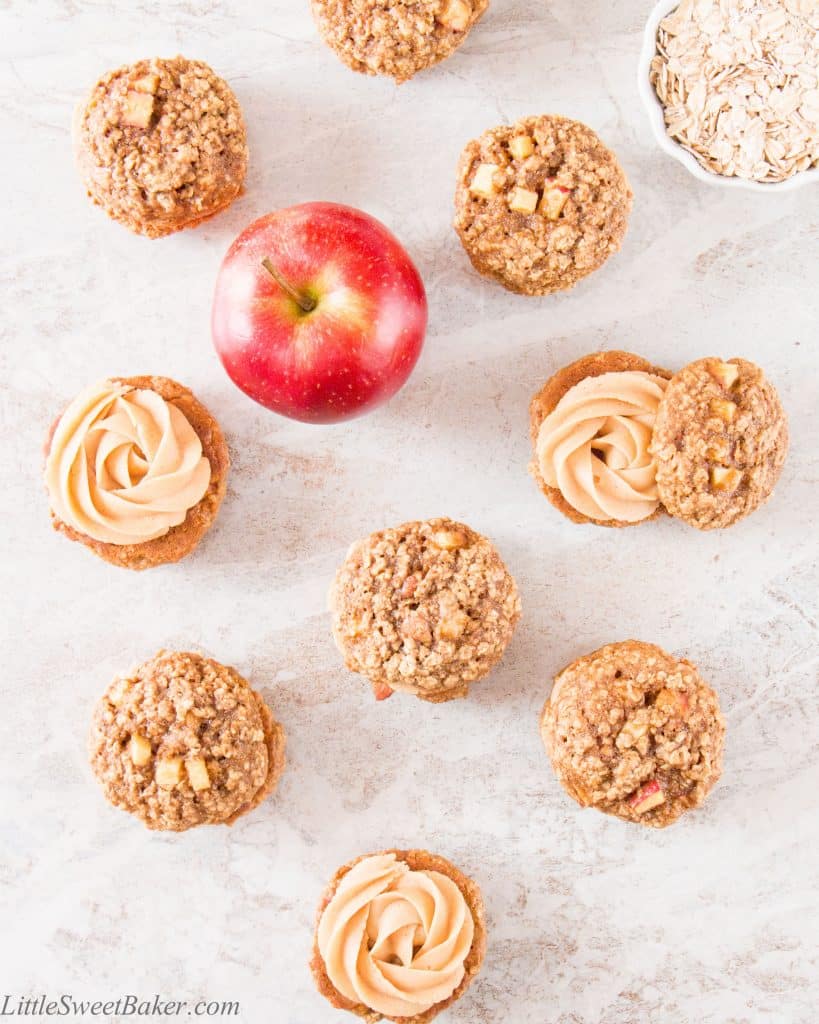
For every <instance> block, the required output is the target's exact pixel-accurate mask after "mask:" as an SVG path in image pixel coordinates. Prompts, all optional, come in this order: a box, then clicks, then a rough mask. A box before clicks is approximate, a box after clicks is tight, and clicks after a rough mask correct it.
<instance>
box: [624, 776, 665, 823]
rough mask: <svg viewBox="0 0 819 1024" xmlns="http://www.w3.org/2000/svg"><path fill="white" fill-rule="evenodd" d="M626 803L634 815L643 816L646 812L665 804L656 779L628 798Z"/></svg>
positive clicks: (660, 787)
mask: <svg viewBox="0 0 819 1024" xmlns="http://www.w3.org/2000/svg"><path fill="white" fill-rule="evenodd" d="M628 803H629V807H631V809H632V810H633V811H634V813H635V814H645V813H646V811H651V810H653V809H654V808H655V807H659V806H660V804H664V803H665V793H664V792H663V787H662V786H661V785H660V783H659V782H658V781H657V780H656V779H652V780H651V782H647V783H646V784H645V785H644V786H641V787H640V788H639V789H638V790H637V792H636V793H635V794H634V795H633V796H631V797H629V801H628Z"/></svg>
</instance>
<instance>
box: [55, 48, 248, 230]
mask: <svg viewBox="0 0 819 1024" xmlns="http://www.w3.org/2000/svg"><path fill="white" fill-rule="evenodd" d="M75 134H76V139H75V142H76V149H77V159H78V163H79V166H80V170H81V172H82V176H83V180H84V182H85V185H86V187H87V189H88V194H89V195H90V196H91V198H92V199H93V200H94V202H95V203H97V204H98V205H99V206H101V207H102V208H103V209H104V210H105V211H106V213H108V215H109V216H110V217H112V218H113V219H114V220H117V221H120V222H121V223H122V224H125V225H126V227H128V228H130V229H131V230H132V231H135V232H137V233H138V234H143V235H147V236H148V237H149V238H158V237H160V236H162V235H167V234H169V233H171V232H173V231H178V230H179V229H180V228H184V227H191V226H193V225H195V224H197V223H199V222H200V221H202V220H204V219H205V218H207V217H210V216H212V215H213V214H214V213H217V212H218V211H219V210H221V209H223V208H224V207H226V206H228V205H229V204H230V203H231V202H232V201H233V200H234V199H235V198H236V197H237V196H238V195H239V194H240V193H241V191H242V188H243V185H244V179H245V174H246V172H247V158H248V153H247V141H246V134H245V125H244V121H243V119H242V112H241V109H240V107H239V103H238V101H237V99H236V97H235V96H234V95H233V92H232V91H231V89H230V87H229V86H228V84H227V83H226V82H225V81H224V80H223V79H221V78H220V77H219V76H218V75H217V74H215V72H214V71H212V70H211V68H210V67H208V65H207V64H204V63H202V62H201V61H192V60H187V59H186V58H184V57H174V58H173V59H170V60H164V59H159V58H156V59H153V60H143V61H139V62H138V63H136V64H132V65H129V66H127V67H123V68H119V69H118V70H117V71H111V72H109V73H108V74H107V75H105V76H104V77H103V78H101V79H100V81H99V82H98V83H97V84H96V86H95V87H94V89H93V91H92V93H91V96H90V98H89V99H88V101H87V103H86V105H85V107H84V109H82V110H81V111H80V112H79V115H78V120H77V124H76V133H75Z"/></svg>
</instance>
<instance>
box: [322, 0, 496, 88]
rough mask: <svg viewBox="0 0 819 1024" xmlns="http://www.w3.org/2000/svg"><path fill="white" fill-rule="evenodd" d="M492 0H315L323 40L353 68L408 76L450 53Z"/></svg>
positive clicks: (399, 77) (404, 78)
mask: <svg viewBox="0 0 819 1024" xmlns="http://www.w3.org/2000/svg"><path fill="white" fill-rule="evenodd" d="M488 6H489V0H311V7H312V10H313V17H314V18H315V21H316V24H317V26H318V30H319V32H320V33H321V36H322V38H323V39H324V41H325V43H327V45H328V46H329V47H330V49H332V50H334V51H335V53H336V54H337V55H338V56H339V57H340V58H341V60H342V61H343V62H344V63H345V64H346V65H347V67H349V68H352V69H353V71H359V72H362V73H363V74H365V75H389V76H391V77H392V78H394V79H395V80H396V82H399V83H400V82H406V81H407V79H409V78H412V76H413V75H414V74H416V72H418V71H423V69H424V68H428V67H431V66H432V65H433V64H437V63H438V62H439V61H442V60H444V59H445V58H446V57H449V56H450V54H452V53H453V52H454V51H455V50H457V48H458V47H459V46H460V45H461V43H462V42H463V41H464V40H465V39H466V37H467V36H468V35H469V32H470V30H471V28H472V26H473V25H474V24H475V23H476V22H477V21H478V20H479V19H480V18H481V17H482V16H483V13H484V11H485V10H486V9H487V7H488Z"/></svg>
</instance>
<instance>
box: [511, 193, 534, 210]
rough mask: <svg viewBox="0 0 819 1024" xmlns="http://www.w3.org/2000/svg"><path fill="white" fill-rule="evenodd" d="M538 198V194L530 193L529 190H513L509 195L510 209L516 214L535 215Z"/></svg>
mask: <svg viewBox="0 0 819 1024" xmlns="http://www.w3.org/2000/svg"><path fill="white" fill-rule="evenodd" d="M537 198H538V197H537V192H530V191H529V189H528V188H513V189H512V191H511V192H510V193H509V209H510V210H514V211H515V213H526V214H529V213H534V212H535V210H536V209H537Z"/></svg>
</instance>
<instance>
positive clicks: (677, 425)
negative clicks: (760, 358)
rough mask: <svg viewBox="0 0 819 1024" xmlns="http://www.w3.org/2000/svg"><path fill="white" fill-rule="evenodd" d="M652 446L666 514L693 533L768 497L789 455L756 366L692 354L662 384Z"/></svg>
mask: <svg viewBox="0 0 819 1024" xmlns="http://www.w3.org/2000/svg"><path fill="white" fill-rule="evenodd" d="M651 451H652V455H653V457H654V459H656V463H657V487H658V490H659V494H660V498H661V500H662V503H663V505H665V507H666V508H667V509H668V511H669V512H670V513H671V515H673V516H678V517H679V518H680V519H684V520H685V521H686V522H687V523H690V525H691V526H696V527H697V528H698V529H700V530H713V529H718V528H722V527H726V526H732V525H733V524H734V523H736V522H737V521H738V520H739V519H742V518H743V517H744V516H747V515H748V514H749V513H751V512H753V511H754V509H756V508H758V507H759V506H760V505H762V504H763V503H764V502H765V501H767V500H768V498H769V497H770V496H771V494H772V492H773V489H774V487H775V485H776V482H777V480H778V479H779V475H780V473H781V472H782V466H783V465H784V463H785V456H786V455H787V452H788V423H787V419H786V417H785V412H784V410H783V409H782V403H781V402H780V400H779V396H778V394H777V392H776V389H775V388H774V386H773V385H772V384H771V383H769V381H768V380H766V378H765V375H764V373H763V372H762V370H760V368H759V367H758V366H755V365H754V364H753V363H749V362H748V361H747V360H745V359H731V360H730V361H728V362H723V361H722V360H721V359H717V358H708V359H699V360H697V362H695V363H691V364H690V365H689V366H686V367H685V369H683V370H681V371H680V372H679V373H678V374H676V376H675V377H674V378H673V379H672V381H671V383H670V384H669V385H668V388H667V389H666V393H665V397H664V399H663V401H662V402H661V403H660V408H659V410H658V413H657V420H656V423H655V426H654V436H653V440H652V444H651Z"/></svg>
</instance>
